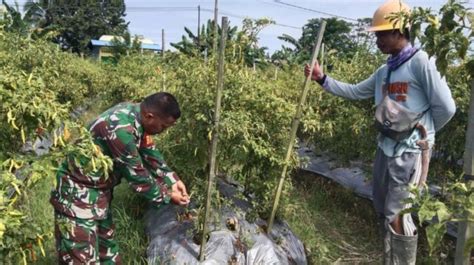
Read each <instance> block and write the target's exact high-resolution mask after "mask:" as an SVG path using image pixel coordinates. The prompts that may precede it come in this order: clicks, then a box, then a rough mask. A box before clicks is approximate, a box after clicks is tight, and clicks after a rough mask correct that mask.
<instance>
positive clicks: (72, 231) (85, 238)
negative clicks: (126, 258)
mask: <svg viewBox="0 0 474 265" xmlns="http://www.w3.org/2000/svg"><path fill="white" fill-rule="evenodd" d="M54 229H55V237H56V250H57V252H58V261H59V264H74V265H75V264H121V263H122V261H121V258H120V255H119V247H118V244H117V242H116V241H115V240H114V229H115V225H114V224H113V222H112V214H111V211H109V214H108V215H107V218H106V219H104V220H89V219H79V218H74V217H69V216H66V215H63V214H61V213H60V212H56V213H55V227H54Z"/></svg>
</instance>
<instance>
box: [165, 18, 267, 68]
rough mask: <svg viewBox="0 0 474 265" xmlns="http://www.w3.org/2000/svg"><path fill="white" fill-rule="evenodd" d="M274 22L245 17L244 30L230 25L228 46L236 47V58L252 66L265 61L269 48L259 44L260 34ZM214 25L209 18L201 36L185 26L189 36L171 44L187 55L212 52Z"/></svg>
mask: <svg viewBox="0 0 474 265" xmlns="http://www.w3.org/2000/svg"><path fill="white" fill-rule="evenodd" d="M274 23H275V22H274V21H272V20H270V19H267V18H261V19H250V18H245V19H244V20H243V21H242V30H240V31H239V30H238V28H237V27H236V26H235V27H230V28H229V30H228V31H227V42H228V45H227V46H228V47H233V49H235V51H236V52H235V54H237V55H235V56H234V59H237V61H240V60H239V59H242V61H244V62H245V64H246V65H248V66H252V65H253V64H254V63H255V64H259V65H262V64H263V63H265V61H266V58H265V51H266V49H267V48H266V47H259V46H258V34H259V33H260V32H261V31H262V30H263V29H264V28H265V27H266V26H268V25H270V24H274ZM213 25H214V24H213V23H212V21H211V20H208V21H207V25H203V26H202V27H201V32H200V34H199V35H200V36H199V38H198V37H197V34H194V33H193V32H192V31H191V30H190V29H189V28H187V27H185V28H184V30H185V31H186V33H187V37H186V36H185V35H183V36H182V39H181V41H180V42H177V43H171V46H172V47H174V48H176V49H177V50H178V51H180V52H182V53H184V54H187V55H193V56H194V55H198V54H200V55H202V54H203V53H205V52H207V54H212V52H213V49H212V44H213V41H214V31H213ZM217 27H218V28H217V31H218V34H219V35H220V34H221V32H222V31H221V28H220V26H219V25H217ZM235 57H239V58H235Z"/></svg>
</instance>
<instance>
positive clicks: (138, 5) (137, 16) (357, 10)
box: [125, 0, 474, 53]
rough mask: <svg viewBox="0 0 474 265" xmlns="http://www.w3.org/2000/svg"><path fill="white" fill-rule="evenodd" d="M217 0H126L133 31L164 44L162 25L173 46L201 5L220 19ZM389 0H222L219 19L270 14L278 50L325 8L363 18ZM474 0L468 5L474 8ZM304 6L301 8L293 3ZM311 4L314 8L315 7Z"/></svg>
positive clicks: (414, 1)
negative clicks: (215, 4)
mask: <svg viewBox="0 0 474 265" xmlns="http://www.w3.org/2000/svg"><path fill="white" fill-rule="evenodd" d="M214 2H215V0H174V1H159V0H125V4H126V6H127V16H126V18H125V19H126V20H127V21H129V22H130V24H129V30H130V32H131V33H132V35H135V34H137V35H143V36H144V37H146V38H149V39H152V40H153V41H154V42H155V43H157V44H159V45H160V46H161V43H162V37H161V36H162V29H164V32H165V38H164V39H165V49H173V48H172V47H171V46H170V45H169V43H170V42H179V41H180V40H181V37H182V36H183V35H187V34H186V32H185V31H184V27H188V28H189V29H191V30H192V32H194V33H196V32H197V27H198V25H197V24H198V5H199V6H200V7H201V23H205V22H207V20H208V19H213V18H214V13H213V12H214V11H213V10H214ZM383 2H385V0H312V1H311V0H218V10H219V19H218V21H219V23H220V22H221V17H222V16H227V17H228V18H229V20H230V25H231V26H236V25H237V26H241V21H242V20H243V18H245V17H250V18H262V17H268V18H271V19H273V20H274V21H276V23H277V24H276V25H270V26H268V27H266V28H265V29H264V30H262V32H261V33H260V35H259V45H260V46H265V47H268V52H270V53H273V52H274V51H275V50H279V49H281V46H282V45H283V44H285V43H284V42H283V41H280V40H279V39H278V38H277V37H278V36H281V35H282V34H288V35H290V36H293V37H295V38H299V37H300V36H301V27H302V26H303V25H304V24H306V22H307V21H308V20H309V19H311V18H324V17H329V16H328V15H325V13H329V14H331V15H335V16H340V17H341V18H343V19H346V20H348V21H349V22H351V21H352V19H353V20H355V19H357V18H364V17H372V15H373V13H374V12H375V10H376V9H377V7H378V6H380V5H381V4H382V3H383ZM405 2H406V3H407V4H408V5H410V6H411V7H415V6H420V7H429V8H431V9H432V10H434V11H436V12H437V11H438V10H439V9H440V7H441V6H442V5H443V4H444V3H445V2H446V0H444V1H443V0H405ZM473 2H474V0H469V1H467V4H466V5H467V6H468V7H470V8H474V4H473ZM290 5H295V6H299V7H301V8H296V7H292V6H290ZM309 9H310V10H309Z"/></svg>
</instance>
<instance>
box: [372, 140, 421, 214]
mask: <svg viewBox="0 0 474 265" xmlns="http://www.w3.org/2000/svg"><path fill="white" fill-rule="evenodd" d="M419 155H420V154H417V153H403V154H402V155H401V156H399V157H388V156H386V155H385V154H384V152H383V151H382V149H380V148H377V152H376V155H375V163H374V173H373V174H374V179H373V190H372V195H373V203H374V207H375V212H376V213H377V215H378V216H380V217H383V218H384V219H385V220H386V222H387V223H391V222H393V220H394V219H395V217H396V216H397V215H398V214H399V213H400V211H401V210H403V207H404V206H405V203H404V200H405V199H407V198H408V197H409V195H410V192H409V190H408V188H409V182H410V180H411V177H412V176H413V173H414V172H415V162H416V159H417V158H418V156H419Z"/></svg>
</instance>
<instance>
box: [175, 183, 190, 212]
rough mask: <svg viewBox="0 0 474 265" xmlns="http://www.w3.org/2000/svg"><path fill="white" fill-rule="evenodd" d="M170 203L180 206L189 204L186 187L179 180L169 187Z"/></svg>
mask: <svg viewBox="0 0 474 265" xmlns="http://www.w3.org/2000/svg"><path fill="white" fill-rule="evenodd" d="M171 201H172V202H173V203H174V204H176V205H181V206H185V205H188V204H189V195H188V192H187V191H186V186H185V185H184V183H183V182H182V181H181V180H180V181H178V182H176V183H175V184H173V186H171Z"/></svg>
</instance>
